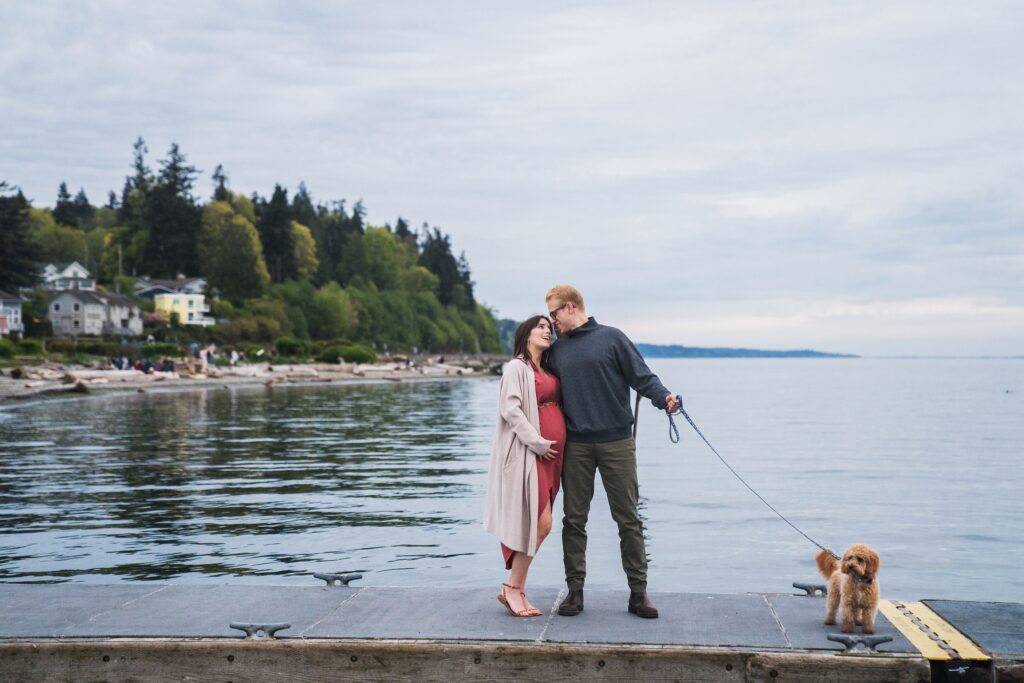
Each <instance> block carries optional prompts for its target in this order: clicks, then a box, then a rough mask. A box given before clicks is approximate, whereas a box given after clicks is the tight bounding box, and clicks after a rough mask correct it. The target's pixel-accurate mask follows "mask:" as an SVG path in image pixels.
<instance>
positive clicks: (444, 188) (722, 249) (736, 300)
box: [0, 0, 1024, 355]
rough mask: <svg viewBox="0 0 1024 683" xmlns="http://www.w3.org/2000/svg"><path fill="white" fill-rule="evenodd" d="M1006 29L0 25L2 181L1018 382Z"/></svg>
mask: <svg viewBox="0 0 1024 683" xmlns="http://www.w3.org/2000/svg"><path fill="white" fill-rule="evenodd" d="M1022 30H1024V3H1021V2H1018V1H1017V0H1008V1H1006V2H986V1H981V2H977V3H966V2H951V3H945V2H935V0H928V1H925V2H893V1H892V0H886V1H879V2H855V3H854V2H834V3H806V2H792V3H789V2H749V3H721V2H676V1H668V2H617V3H612V2H563V3H551V2H514V3H509V2H503V3H498V2H481V1H477V0H475V1H472V2H454V1H447V2H428V1H420V2H412V1H410V2H387V1H383V2H363V3H354V2H353V3H347V2H322V3H301V2H280V3H278V2H248V3H229V2H223V3H205V2H202V3H200V2H175V3H139V2H91V3H90V2H81V3H68V2H42V1H41V2H8V1H6V0H3V1H0V65H2V69H0V179H4V180H7V181H8V182H9V183H12V184H16V185H19V186H20V187H21V188H22V189H23V190H24V191H25V193H26V194H27V195H28V196H29V197H30V198H32V199H33V201H34V203H35V205H36V206H52V204H53V201H54V198H55V195H56V190H57V185H58V184H59V183H60V181H62V180H65V181H67V182H68V185H69V186H70V187H71V188H72V192H74V191H76V190H77V188H79V187H84V188H85V190H86V192H87V193H88V195H89V196H90V198H91V199H93V201H94V202H97V203H98V202H101V201H102V200H103V199H104V198H105V196H106V193H107V191H108V190H110V189H118V190H119V188H120V187H121V185H122V183H123V180H124V176H125V175H127V174H128V172H129V163H130V160H131V144H132V142H133V141H134V139H135V138H136V137H137V136H139V135H141V136H143V137H144V138H145V140H146V141H147V143H148V145H149V149H150V151H151V154H150V161H151V163H153V164H154V165H155V162H156V160H157V159H158V158H162V156H163V155H164V153H165V152H166V150H167V148H168V147H169V146H170V144H171V142H177V143H179V144H180V145H181V148H182V149H183V151H184V152H185V153H186V154H187V155H188V157H189V160H190V161H191V162H192V163H193V164H195V165H196V166H198V167H199V168H200V169H202V170H203V171H204V172H205V174H204V177H203V179H202V181H201V183H200V185H199V188H198V189H199V190H200V192H201V194H202V195H203V196H206V195H207V194H208V193H209V191H210V188H211V185H210V183H209V179H208V174H209V172H211V171H212V170H213V168H214V167H215V166H216V165H217V164H218V163H221V164H223V165H224V167H225V169H226V171H227V173H228V176H229V178H230V184H231V186H232V187H233V188H234V189H235V190H236V191H241V192H244V193H246V194H248V193H251V192H253V191H256V192H259V193H261V194H264V195H267V194H269V193H270V192H271V190H272V189H273V185H274V183H275V182H280V183H282V184H285V185H287V186H288V187H289V188H290V189H291V190H292V191H294V189H295V187H296V186H297V185H298V183H299V182H300V181H305V183H306V185H307V186H308V187H309V189H310V191H311V192H312V193H313V195H314V198H315V199H317V200H320V201H328V200H335V199H342V198H344V199H347V200H348V205H349V206H351V205H352V203H354V202H355V201H356V200H358V199H362V200H363V201H364V203H365V205H366V206H367V208H368V210H369V214H368V218H369V220H370V222H372V223H375V224H383V223H385V222H392V223H393V222H394V220H395V218H396V217H397V216H399V215H401V216H404V217H405V218H407V219H408V220H409V221H411V222H412V223H413V224H414V225H420V224H421V223H422V222H424V221H427V222H429V223H430V224H431V225H437V226H439V227H441V228H442V229H443V230H445V231H446V232H448V233H450V234H451V235H452V238H453V241H454V244H455V248H456V250H457V251H461V250H465V252H466V255H467V257H468V258H469V261H470V264H471V265H472V268H473V274H474V279H475V280H476V282H477V295H478V298H480V299H482V300H483V301H484V302H486V303H487V304H489V305H490V306H492V307H493V308H495V309H496V311H497V312H498V314H499V315H501V316H503V317H512V318H522V317H524V316H526V315H527V314H529V313H532V312H539V311H541V310H542V309H543V307H544V302H543V296H544V293H545V292H546V291H547V289H548V287H549V286H550V285H552V284H554V283H556V282H570V283H573V284H575V285H576V286H578V287H579V288H580V289H581V290H582V291H583V293H584V296H585V297H586V299H587V302H588V308H589V310H590V312H591V313H592V314H594V315H595V316H596V317H597V318H598V319H599V320H600V321H602V322H606V323H609V324H614V325H616V326H618V327H621V328H622V329H624V330H625V331H626V332H627V333H629V334H630V335H631V336H632V337H633V338H634V339H635V340H636V341H645V342H652V343H681V344H686V345H695V346H748V347H760V348H808V347H810V348H818V349H823V350H832V351H843V352H853V353H861V354H865V355H902V354H937V355H989V354H992V355H1002V354H1022V353H1024V116H1022V115H1021V112H1022V111H1024V41H1022V40H1021V39H1020V36H1021V35H1022Z"/></svg>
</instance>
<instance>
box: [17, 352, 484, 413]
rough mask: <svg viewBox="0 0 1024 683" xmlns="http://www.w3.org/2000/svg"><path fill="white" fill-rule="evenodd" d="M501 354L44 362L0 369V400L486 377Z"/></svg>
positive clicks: (19, 400) (18, 400)
mask: <svg viewBox="0 0 1024 683" xmlns="http://www.w3.org/2000/svg"><path fill="white" fill-rule="evenodd" d="M500 369H501V359H499V358H496V357H495V358H491V357H486V358H480V357H465V358H459V359H453V360H450V361H449V362H446V363H428V364H423V365H416V364H412V365H407V364H405V363H402V362H397V363H377V364H353V363H337V364H327V363H317V364H293V365H282V364H270V363H254V364H243V365H238V366H236V367H211V368H210V369H209V370H208V371H207V372H205V373H203V372H198V371H197V372H189V371H188V370H187V369H186V368H185V367H184V366H182V368H181V369H179V370H177V371H175V372H155V371H154V372H149V373H145V372H141V371H138V370H115V369H110V368H95V367H88V366H81V365H68V366H65V365H60V364H57V363H44V364H41V365H35V366H21V367H13V368H5V369H2V370H0V405H2V404H10V403H14V402H21V401H25V400H30V399H35V398H43V397H49V396H66V395H71V394H91V393H98V392H116V391H135V392H140V393H141V392H146V391H150V390H157V389H163V388H171V387H179V388H188V387H196V388H198V387H205V386H228V385H246V384H250V385H251V384H263V385H266V386H273V385H277V384H312V383H318V382H325V383H327V382H349V383H355V382H367V381H375V380H380V381H392V382H409V381H422V380H432V379H443V378H457V377H488V376H492V375H494V374H497V373H499V372H500Z"/></svg>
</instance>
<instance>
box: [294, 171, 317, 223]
mask: <svg viewBox="0 0 1024 683" xmlns="http://www.w3.org/2000/svg"><path fill="white" fill-rule="evenodd" d="M317 217H318V214H317V210H316V207H315V206H313V197H312V196H311V195H310V194H309V190H307V189H306V183H304V182H302V183H299V191H298V192H296V193H295V196H294V197H292V220H294V221H297V222H298V223H301V224H302V225H305V226H308V227H310V228H312V227H313V226H314V225H315V224H316V221H317Z"/></svg>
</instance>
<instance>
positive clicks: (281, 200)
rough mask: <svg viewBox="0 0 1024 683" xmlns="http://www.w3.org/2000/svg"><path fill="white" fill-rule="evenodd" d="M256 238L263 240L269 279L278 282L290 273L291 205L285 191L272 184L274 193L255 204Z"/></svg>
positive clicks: (292, 250)
mask: <svg viewBox="0 0 1024 683" xmlns="http://www.w3.org/2000/svg"><path fill="white" fill-rule="evenodd" d="M256 215H257V218H258V220H259V223H258V225H257V226H256V227H257V228H258V229H259V233H260V240H261V241H262V242H263V256H264V258H265V259H266V261H267V269H268V270H269V271H270V280H271V282H282V281H283V280H285V279H287V278H289V277H291V276H292V275H293V274H294V270H295V269H294V260H295V239H294V235H293V232H292V222H291V208H290V207H289V206H288V191H287V190H285V189H284V188H283V187H281V186H280V185H274V194H273V195H271V197H270V201H269V202H263V201H262V200H261V201H260V202H259V203H258V204H257V211H256Z"/></svg>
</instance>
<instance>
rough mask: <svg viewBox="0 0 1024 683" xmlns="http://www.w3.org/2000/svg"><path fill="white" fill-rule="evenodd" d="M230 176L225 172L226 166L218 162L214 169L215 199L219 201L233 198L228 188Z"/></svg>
mask: <svg viewBox="0 0 1024 683" xmlns="http://www.w3.org/2000/svg"><path fill="white" fill-rule="evenodd" d="M227 184H228V177H227V176H226V175H225V174H224V166H222V165H221V164H217V168H215V169H213V199H214V201H218V202H226V201H228V200H229V199H230V198H231V193H230V192H229V191H228V188H227Z"/></svg>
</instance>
